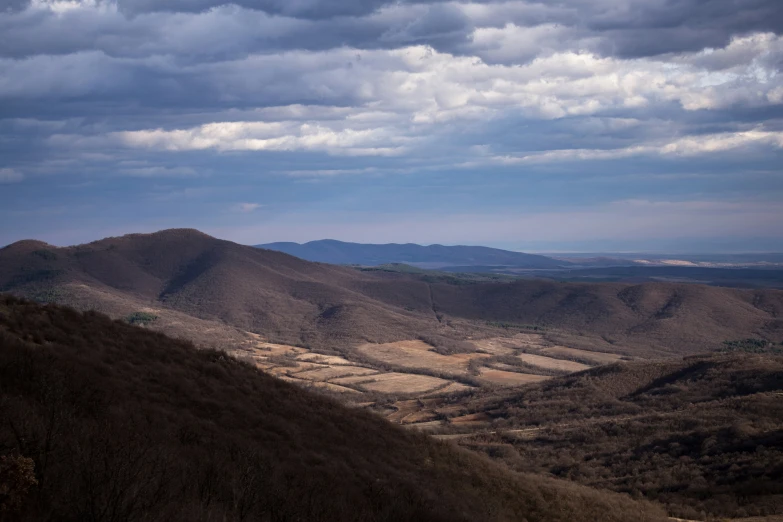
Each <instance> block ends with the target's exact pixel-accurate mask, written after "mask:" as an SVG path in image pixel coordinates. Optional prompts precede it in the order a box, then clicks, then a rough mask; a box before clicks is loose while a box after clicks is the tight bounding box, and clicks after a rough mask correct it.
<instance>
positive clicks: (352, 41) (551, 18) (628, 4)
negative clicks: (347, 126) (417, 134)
mask: <svg viewBox="0 0 783 522" xmlns="http://www.w3.org/2000/svg"><path fill="white" fill-rule="evenodd" d="M440 3H441V2H439V1H438V0H434V1H429V2H399V1H395V2H390V1H388V0H348V1H335V0H265V1H260V2H259V1H249V0H242V1H239V2H234V5H239V6H241V7H243V8H245V9H250V10H258V11H263V12H265V13H268V14H272V15H282V16H286V17H292V18H300V19H307V20H311V21H318V20H328V19H334V18H341V17H342V18H344V17H354V18H358V19H355V20H353V21H352V23H353V24H355V25H356V26H357V27H356V29H354V30H351V29H350V27H349V26H350V25H351V23H348V24H346V23H345V21H341V22H338V24H337V25H338V26H339V28H340V31H339V32H340V34H342V35H343V38H342V39H340V38H324V37H323V36H314V38H312V40H316V41H318V42H319V44H316V43H315V41H312V40H311V38H308V37H307V35H304V34H299V35H297V36H296V38H290V39H285V42H286V45H287V46H290V47H301V48H307V49H313V48H316V47H319V45H320V46H321V48H326V47H328V46H333V45H340V44H348V45H367V46H369V47H384V46H393V45H395V44H410V43H412V42H416V41H419V42H422V43H428V44H430V45H433V46H435V47H436V48H438V49H439V50H443V51H449V50H451V51H457V50H459V47H460V45H459V44H460V43H462V42H463V41H464V40H465V39H467V38H468V37H469V35H470V33H471V32H472V31H473V29H475V25H474V24H471V23H470V22H469V21H467V20H458V17H457V16H456V15H455V12H456V10H455V9H453V4H450V5H451V7H452V9H448V8H443V7H439V6H438V4H440ZM474 3H475V4H484V5H489V6H492V5H496V6H498V10H497V12H498V16H497V17H493V16H492V14H489V15H488V16H487V19H486V20H485V22H487V23H488V25H489V26H494V27H502V26H504V25H505V24H506V23H509V22H512V23H516V24H518V25H521V26H532V25H537V24H542V23H553V24H564V25H566V26H569V27H571V28H573V29H574V30H575V31H578V32H580V33H582V34H583V35H584V36H595V37H599V38H601V40H602V41H601V42H600V43H599V44H598V46H597V48H596V50H598V51H600V52H602V53H603V54H605V55H615V56H621V57H639V56H654V55H659V54H665V53H671V52H689V51H696V50H699V49H703V48H705V47H722V46H725V45H726V43H727V42H728V41H729V40H730V38H731V37H732V36H733V35H737V34H745V33H749V32H758V31H771V32H774V33H776V34H781V32H782V31H783V3H781V2H780V0H744V1H741V2H739V1H737V0H676V1H675V0H646V1H643V2H642V1H635V0H626V1H622V0H621V1H600V0H598V1H596V2H584V1H581V0H565V1H561V2H559V3H550V4H544V5H545V6H546V7H545V9H543V10H538V11H537V12H536V11H533V10H530V9H524V10H522V11H518V14H517V15H516V16H514V15H511V16H509V14H508V12H507V11H506V10H505V9H504V6H503V2H493V1H491V0H490V1H479V2H474ZM119 5H120V7H121V9H123V10H125V12H128V13H135V14H138V13H145V12H154V11H169V12H199V11H203V10H206V9H209V8H213V7H219V6H221V5H225V2H222V1H215V0H197V1H192V0H119ZM401 5H403V6H404V5H420V6H421V5H430V6H434V7H433V10H431V11H429V12H428V13H427V14H425V15H424V16H423V18H422V19H421V20H420V21H416V22H414V23H412V24H411V25H410V26H409V27H407V28H405V29H402V28H400V27H394V26H393V25H390V26H389V27H387V28H386V30H385V31H384V30H382V28H381V27H379V26H376V27H375V28H374V29H375V31H373V30H370V31H367V30H366V29H365V30H362V29H361V28H360V27H358V26H362V25H364V23H365V22H366V21H365V20H361V18H362V17H366V16H368V15H371V14H373V13H377V11H378V10H379V9H381V8H384V7H390V6H401ZM449 24H450V25H451V31H449V33H450V34H451V37H450V38H445V39H444V38H442V36H443V35H444V34H445V33H444V32H443V26H444V25H449ZM324 25H326V24H324ZM320 28H321V29H325V30H326V31H327V32H329V29H328V28H326V27H323V26H321V27H320ZM310 34H311V35H313V34H314V33H312V32H311V33H310ZM395 34H396V35H399V36H400V38H397V39H395V38H391V37H390V35H395ZM359 35H362V36H363V38H361V37H360V38H357V36H359ZM290 47H289V48H290Z"/></svg>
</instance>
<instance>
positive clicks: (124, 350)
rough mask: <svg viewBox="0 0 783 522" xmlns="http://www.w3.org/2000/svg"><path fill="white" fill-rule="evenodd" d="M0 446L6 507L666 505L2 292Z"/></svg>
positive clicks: (621, 512) (72, 516) (247, 509)
mask: <svg viewBox="0 0 783 522" xmlns="http://www.w3.org/2000/svg"><path fill="white" fill-rule="evenodd" d="M0 458H3V461H2V462H3V468H2V471H1V472H0V473H2V474H0V476H1V477H2V483H0V491H2V492H3V494H5V495H6V496H8V495H9V494H12V495H16V496H17V497H18V498H20V500H19V502H18V510H17V512H16V513H15V514H14V515H12V516H13V517H14V518H13V519H14V520H20V519H21V520H52V521H53V520H73V521H76V520H79V521H82V520H87V521H93V522H103V521H151V520H156V521H157V520H161V521H163V520H167V521H168V520H188V521H189V520H204V521H209V520H214V521H224V520H268V521H289V520H290V521H293V520H308V521H337V520H339V521H351V520H356V521H359V520H362V521H366V520H367V521H397V520H421V521H427V520H433V521H435V520H438V521H459V520H465V521H481V520H486V521H490V520H491V521H502V520H508V521H512V520H515V521H516V520H530V521H540V522H547V521H552V522H554V521H563V522H565V521H574V522H577V521H585V522H587V521H595V520H604V521H607V522H612V521H616V522H624V521H627V520H636V521H639V522H644V521H650V522H652V521H660V520H663V517H662V515H661V512H660V511H659V510H658V509H657V508H655V507H653V506H652V505H650V504H646V503H641V502H635V501H632V500H631V499H629V498H627V497H625V496H621V495H616V494H612V493H604V492H598V491H596V490H592V489H589V488H585V487H581V486H577V485H575V484H569V483H567V482H563V481H555V480H551V479H546V478H542V477H531V476H527V475H518V474H514V473H511V472H509V471H507V470H504V469H502V468H501V467H498V466H496V465H494V464H493V463H491V462H489V461H486V460H484V459H482V458H480V457H478V456H475V455H471V454H468V453H466V452H464V451H461V450H458V449H456V448H453V447H449V446H448V445H446V444H443V443H437V442H435V441H433V440H432V439H430V438H428V437H425V436H423V435H419V434H417V433H414V432H408V431H404V430H403V429H401V428H397V427H395V426H393V425H390V424H389V423H387V422H385V421H383V420H382V419H379V418H377V417H375V416H373V415H371V414H369V413H367V412H364V411H360V410H349V409H346V408H345V407H342V406H340V405H339V404H337V403H336V402H333V401H331V400H328V399H325V398H323V397H319V396H317V395H314V394H310V393H307V392H306V391H305V390H301V389H299V388H296V387H293V386H291V385H289V384H287V383H285V382H282V381H280V380H277V379H274V378H272V377H269V376H266V375H264V374H263V373H261V372H259V371H258V370H256V369H255V368H253V367H251V366H250V365H247V364H243V363H241V362H238V361H237V360H235V359H233V358H231V357H229V356H227V355H226V354H225V353H222V352H218V351H213V350H195V349H194V348H193V347H192V345H190V344H189V343H186V342H183V341H176V340H172V339H169V338H166V337H165V336H163V335H161V334H159V333H155V332H151V331H149V330H147V329H143V328H139V327H135V326H131V325H128V324H126V323H123V322H118V321H111V320H110V319H109V318H108V317H106V316H104V315H101V314H99V313H95V312H88V313H85V314H80V313H77V312H75V311H73V310H69V309H65V308H59V307H55V306H52V305H48V306H46V307H41V306H39V305H34V304H31V303H27V302H22V301H19V300H16V299H14V298H11V297H8V296H5V297H0ZM9 459H10V461H9ZM14 459H16V460H14ZM19 459H22V460H19ZM26 459H31V460H32V462H33V463H34V472H35V481H32V480H28V479H24V478H23V479H22V480H21V481H20V480H19V479H18V478H14V477H18V476H19V474H20V473H19V472H17V471H12V472H10V473H7V472H6V470H8V469H19V468H20V466H21V468H23V469H22V470H21V475H22V477H24V476H25V473H27V471H25V470H28V471H29V467H26V464H25V463H26V462H29V461H27V460H26ZM8 462H12V464H10V465H9V464H8ZM13 462H17V463H18V464H19V465H17V464H13ZM14 466H16V467H15V468H14ZM9 476H11V477H12V478H11V479H7V477H9ZM3 502H7V500H6V497H4V500H3ZM0 517H5V518H8V516H7V514H3V515H0ZM9 520H10V519H9Z"/></svg>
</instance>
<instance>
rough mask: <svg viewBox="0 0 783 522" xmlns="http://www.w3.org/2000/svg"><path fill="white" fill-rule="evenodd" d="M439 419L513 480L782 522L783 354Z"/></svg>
mask: <svg viewBox="0 0 783 522" xmlns="http://www.w3.org/2000/svg"><path fill="white" fill-rule="evenodd" d="M759 352H760V353H759ZM765 352H766V353H765ZM455 403H456V404H455ZM442 409H443V411H442V412H440V411H435V412H434V414H436V415H437V414H439V413H440V414H448V415H450V416H452V419H453V421H455V422H452V424H451V426H452V427H453V428H452V432H453V433H459V432H463V433H465V432H466V431H467V433H465V434H464V435H446V437H451V438H456V440H459V441H460V443H461V444H462V445H464V446H465V447H468V448H471V449H473V450H476V451H480V452H482V453H486V454H488V455H491V456H493V457H495V458H498V459H500V460H503V461H504V462H506V463H507V464H508V465H510V466H511V467H512V468H514V469H517V470H519V471H525V472H536V473H550V474H553V475H555V476H558V477H561V478H569V479H571V480H574V481H576V482H579V483H582V484H585V485H590V486H592V487H597V488H607V489H611V490H614V491H623V492H626V493H631V494H632V495H633V496H643V497H645V498H648V499H653V500H656V501H658V502H661V503H662V504H664V505H665V506H666V507H667V510H668V512H669V513H670V514H671V515H673V516H678V517H681V518H684V519H696V520H705V519H707V520H725V519H726V518H733V517H748V516H770V515H777V516H781V515H783V345H778V346H768V347H766V348H763V349H762V347H760V346H759V345H753V344H751V343H746V344H745V345H742V344H737V345H735V346H734V347H733V349H732V351H730V352H729V353H725V354H715V355H700V356H694V357H688V358H685V359H669V360H666V361H656V362H649V361H637V362H631V363H624V364H613V365H609V366H604V367H600V368H595V369H592V370H588V371H586V372H582V373H578V374H573V375H570V376H566V377H559V378H555V379H552V380H549V381H547V382H546V383H543V384H538V385H532V386H528V387H525V388H521V389H516V390H506V391H500V392H498V391H495V392H493V393H488V392H485V391H476V392H474V393H473V394H472V395H471V396H468V397H462V398H461V399H457V400H456V401H454V400H452V401H449V402H448V403H447V404H445V403H444V406H443V407H442ZM446 412H448V413H446ZM461 418H471V419H483V426H476V423H475V422H474V423H473V426H472V427H471V428H469V429H466V428H465V426H466V424H465V423H461V422H459V419H461ZM742 520H745V519H744V518H742ZM770 520H772V519H770Z"/></svg>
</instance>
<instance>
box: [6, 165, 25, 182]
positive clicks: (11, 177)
mask: <svg viewBox="0 0 783 522" xmlns="http://www.w3.org/2000/svg"><path fill="white" fill-rule="evenodd" d="M22 180H24V174H22V173H21V172H19V171H17V170H14V169H8V168H4V169H0V183H18V182H20V181H22Z"/></svg>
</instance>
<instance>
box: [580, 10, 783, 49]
mask: <svg viewBox="0 0 783 522" xmlns="http://www.w3.org/2000/svg"><path fill="white" fill-rule="evenodd" d="M585 26H586V27H587V28H588V29H589V30H590V31H593V32H595V33H597V34H600V35H602V36H604V37H605V38H606V41H605V42H603V43H602V44H601V46H600V50H601V51H602V52H603V53H604V54H611V55H617V56H621V57H639V56H654V55H659V54H664V53H672V52H693V51H699V50H701V49H704V48H705V47H713V48H717V47H723V46H725V45H726V44H727V43H728V42H729V40H730V39H731V37H732V36H734V35H739V34H747V33H750V32H767V31H769V32H774V33H776V34H781V33H782V32H783V3H782V2H780V1H779V0H744V1H741V2H740V1H737V0H676V1H675V0H667V1H650V2H637V3H635V5H634V8H633V9H626V10H622V9H621V10H614V9H605V10H598V11H596V12H594V14H593V16H590V17H588V18H587V19H586V23H585Z"/></svg>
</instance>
